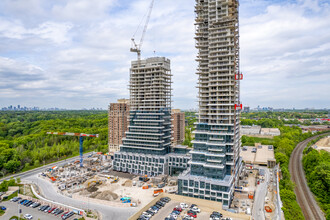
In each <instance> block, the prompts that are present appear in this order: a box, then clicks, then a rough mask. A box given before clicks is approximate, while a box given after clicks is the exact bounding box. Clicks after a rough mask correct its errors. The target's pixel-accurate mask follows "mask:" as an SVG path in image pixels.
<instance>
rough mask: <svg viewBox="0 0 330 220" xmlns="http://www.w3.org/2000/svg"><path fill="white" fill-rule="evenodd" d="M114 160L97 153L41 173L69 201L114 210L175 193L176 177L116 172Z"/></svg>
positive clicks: (143, 204) (139, 204) (138, 204)
mask: <svg viewBox="0 0 330 220" xmlns="http://www.w3.org/2000/svg"><path fill="white" fill-rule="evenodd" d="M111 168H112V165H111V160H110V159H108V157H107V156H105V155H103V154H101V153H94V154H92V155H90V156H89V157H88V158H86V159H84V160H83V167H81V166H80V161H79V160H77V161H71V162H70V163H67V164H65V165H63V166H61V167H56V166H55V167H52V168H51V169H49V170H47V171H46V172H43V173H41V176H42V177H43V178H44V179H47V180H48V181H50V182H51V183H52V184H53V185H54V187H56V189H57V190H58V192H59V193H61V194H63V195H66V196H68V197H70V198H74V199H78V200H83V201H88V202H91V203H92V202H93V203H99V204H106V205H110V206H114V207H128V206H132V207H136V206H145V205H146V204H148V203H149V202H150V201H152V200H153V199H154V197H156V196H158V195H159V194H160V193H162V192H166V193H175V192H176V191H177V178H175V177H168V176H166V175H160V176H157V177H148V176H147V175H144V176H137V175H133V174H128V173H121V172H116V171H113V170H112V169H111Z"/></svg>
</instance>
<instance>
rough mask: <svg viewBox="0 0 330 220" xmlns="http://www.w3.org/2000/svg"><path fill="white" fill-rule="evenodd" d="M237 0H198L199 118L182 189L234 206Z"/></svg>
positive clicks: (237, 162) (237, 139)
mask: <svg viewBox="0 0 330 220" xmlns="http://www.w3.org/2000/svg"><path fill="white" fill-rule="evenodd" d="M238 4H239V3H238V0H196V6H195V11H196V23H195V24H196V26H197V28H196V36H195V39H196V47H197V49H198V55H197V59H196V60H197V61H198V69H197V74H198V76H199V82H198V88H199V119H198V123H197V124H196V130H195V131H194V133H195V140H194V141H193V150H192V151H190V153H191V154H192V160H191V161H190V168H189V169H188V170H186V171H185V172H183V173H182V174H181V175H180V176H179V181H178V184H179V187H178V194H180V195H186V196H190V197H195V198H201V199H208V200H213V201H219V202H222V205H223V208H225V209H226V208H229V206H230V203H231V200H232V197H233V193H234V186H235V184H236V183H237V182H238V174H239V172H240V169H241V168H242V159H241V158H240V156H239V155H240V145H241V144H240V136H239V125H240V120H239V114H240V109H241V104H240V101H239V80H240V79H242V75H241V74H240V72H239V39H238V38H239V34H238Z"/></svg>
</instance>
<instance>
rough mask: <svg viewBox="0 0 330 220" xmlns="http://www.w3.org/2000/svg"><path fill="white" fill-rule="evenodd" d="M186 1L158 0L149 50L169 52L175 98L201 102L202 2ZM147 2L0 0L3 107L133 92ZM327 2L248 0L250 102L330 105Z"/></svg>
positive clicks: (71, 102) (244, 87)
mask: <svg viewBox="0 0 330 220" xmlns="http://www.w3.org/2000/svg"><path fill="white" fill-rule="evenodd" d="M181 1H182V2H181ZM181 1H180V4H178V1H174V0H158V1H156V2H155V5H154V10H153V12H152V14H151V19H150V24H149V27H148V30H147V33H146V38H145V41H144V45H143V48H142V58H146V57H149V56H154V55H155V56H166V57H169V58H170V59H171V65H172V74H173V105H172V106H173V107H174V108H180V109H197V108H198V102H197V100H198V99H197V88H196V85H197V75H196V74H195V72H196V68H197V62H196V61H195V57H196V54H197V50H196V49H195V40H194V32H195V27H194V17H195V15H194V13H193V11H194V2H192V1H190V0H181ZM149 3H150V1H149V0H136V1H128V0H123V1H119V0H98V1H97V3H95V2H94V1H90V0H79V1H74V0H64V1H43V0H25V1H11V0H3V1H1V2H0V8H1V9H0V40H1V42H2V44H1V46H0V78H1V80H0V105H1V106H0V107H1V108H2V107H6V106H9V105H13V104H16V105H17V104H20V105H22V106H39V107H40V108H53V106H57V108H63V109H83V108H86V109H90V108H93V107H94V108H102V109H107V106H108V105H109V103H110V102H115V101H116V100H117V99H118V98H128V97H129V92H128V79H129V67H130V62H131V61H132V60H135V59H136V55H135V54H132V53H130V52H129V48H130V46H131V45H130V44H131V42H130V39H131V37H132V35H133V34H134V31H135V30H136V28H137V27H138V25H139V23H140V20H141V19H142V17H143V15H144V14H145V13H146V11H147V9H148V5H149ZM329 3H330V1H328V0H325V1H324V0H323V1H317V0H295V1H284V0H276V1H275V0H274V1H268V0H258V1H255V0H241V1H240V48H241V70H242V72H243V75H244V80H243V81H242V83H241V100H242V103H243V107H244V106H250V107H252V108H253V107H256V106H258V105H261V106H271V107H273V108H288V109H289V108H290V109H292V108H293V107H294V108H297V109H304V108H315V109H320V108H322V109H323V108H330V106H329V105H330V96H329V94H330V86H329V82H330V74H329V69H330V68H329V66H330V44H329V39H330V6H329ZM27 8H28V9H27ZM173 15H175V16H173ZM169 24H170V25H169ZM140 34H141V33H140V32H138V33H137V35H136V39H139V37H140ZM154 51H155V52H154Z"/></svg>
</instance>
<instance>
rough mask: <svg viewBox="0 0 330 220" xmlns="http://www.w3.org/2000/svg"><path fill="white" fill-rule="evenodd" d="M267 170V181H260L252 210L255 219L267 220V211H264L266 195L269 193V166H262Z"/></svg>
mask: <svg viewBox="0 0 330 220" xmlns="http://www.w3.org/2000/svg"><path fill="white" fill-rule="evenodd" d="M261 169H263V170H264V171H265V181H263V182H260V184H259V185H258V186H257V190H256V194H255V199H254V205H253V210H252V216H253V217H254V219H255V220H265V213H264V204H265V197H266V195H267V187H268V183H269V176H270V174H269V170H268V168H261Z"/></svg>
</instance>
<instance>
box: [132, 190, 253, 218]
mask: <svg viewBox="0 0 330 220" xmlns="http://www.w3.org/2000/svg"><path fill="white" fill-rule="evenodd" d="M163 197H169V198H171V200H174V201H177V202H184V203H190V204H196V205H197V206H198V207H199V208H200V209H201V211H202V212H210V213H212V212H213V211H218V212H221V213H222V214H223V215H225V216H226V217H230V218H235V219H242V220H251V219H252V216H251V215H245V214H236V213H232V212H228V211H224V210H222V208H221V207H222V203H221V202H215V201H210V200H205V199H198V198H192V197H187V196H180V195H176V194H167V193H161V194H159V196H157V197H156V198H155V199H153V200H152V201H151V202H149V203H148V204H147V205H146V206H144V207H143V208H141V209H140V210H139V211H138V212H137V213H135V214H134V215H132V216H131V217H130V218H129V220H136V219H138V218H139V216H140V215H142V213H143V212H145V211H146V210H148V209H149V208H150V207H151V206H153V205H154V204H155V203H156V202H157V201H158V200H159V199H160V198H163Z"/></svg>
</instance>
